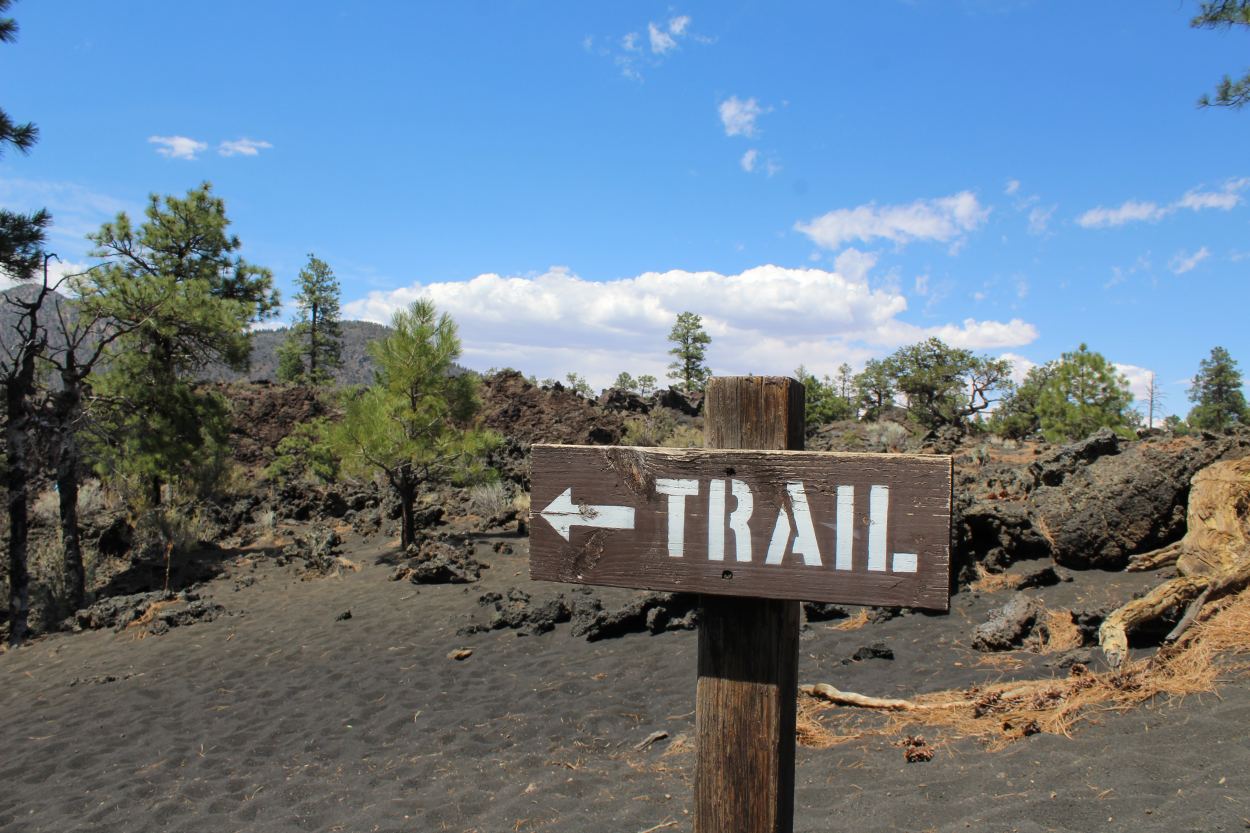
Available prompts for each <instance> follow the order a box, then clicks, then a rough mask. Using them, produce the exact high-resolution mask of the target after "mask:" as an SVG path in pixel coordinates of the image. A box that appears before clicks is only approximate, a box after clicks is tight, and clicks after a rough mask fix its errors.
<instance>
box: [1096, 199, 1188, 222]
mask: <svg viewBox="0 0 1250 833" xmlns="http://www.w3.org/2000/svg"><path fill="white" fill-rule="evenodd" d="M1167 215H1168V211H1167V209H1164V208H1160V207H1159V205H1158V204H1157V203H1153V202H1138V201H1136V200H1128V201H1127V202H1125V203H1123V204H1122V205H1120V206H1119V207H1118V208H1103V207H1102V206H1098V207H1097V208H1091V209H1090V210H1089V211H1086V212H1085V213H1084V214H1082V215H1081V216H1080V217H1077V218H1076V223H1077V225H1079V226H1081V227H1082V228H1114V227H1116V226H1122V225H1124V224H1125V223H1136V222H1142V221H1149V222H1152V223H1153V222H1156V221H1158V220H1161V219H1162V218H1164V217H1166V216H1167Z"/></svg>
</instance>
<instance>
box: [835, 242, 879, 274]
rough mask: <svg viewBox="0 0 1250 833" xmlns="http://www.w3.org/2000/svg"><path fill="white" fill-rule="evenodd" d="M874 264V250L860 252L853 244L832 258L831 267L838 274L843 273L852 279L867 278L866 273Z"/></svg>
mask: <svg viewBox="0 0 1250 833" xmlns="http://www.w3.org/2000/svg"><path fill="white" fill-rule="evenodd" d="M876 265H877V253H876V252H861V251H860V250H859V249H856V248H855V247H853V246H852V247H850V248H848V249H845V250H844V251H842V252H841V253H840V254H839V255H838V256H837V257H836V258H834V260H833V268H834V269H835V270H836V271H837V272H838V274H840V275H845V276H846V277H848V278H850V279H851V280H853V281H862V280H865V279H867V277H868V273H869V272H870V271H871V270H872V267H874V266H876Z"/></svg>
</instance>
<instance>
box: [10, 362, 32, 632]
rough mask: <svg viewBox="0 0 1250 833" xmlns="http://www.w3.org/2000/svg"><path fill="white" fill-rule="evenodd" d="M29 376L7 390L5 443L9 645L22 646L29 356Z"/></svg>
mask: <svg viewBox="0 0 1250 833" xmlns="http://www.w3.org/2000/svg"><path fill="white" fill-rule="evenodd" d="M25 364H29V366H30V373H29V375H28V374H27V373H26V372H25V370H26V368H25V367H23V368H22V369H21V370H19V372H18V374H17V376H16V378H12V379H10V380H9V384H8V385H7V386H6V391H5V393H6V395H5V400H6V405H7V406H8V419H7V421H6V424H5V431H4V433H5V441H6V443H7V446H8V448H7V451H8V461H7V462H8V471H7V473H6V475H5V486H6V487H7V489H8V502H9V505H8V511H9V644H10V645H20V644H21V643H22V642H23V641H24V640H25V639H26V633H27V629H28V626H27V622H28V620H29V618H30V572H29V570H28V568H27V557H26V545H27V537H28V535H29V533H30V525H29V515H28V509H27V498H28V494H27V493H28V490H29V481H30V475H29V469H28V465H29V462H30V460H29V457H30V436H29V434H30V416H29V413H28V409H29V393H30V385H31V384H33V380H34V356H33V354H32V355H31V356H30V360H29V362H27V363H25Z"/></svg>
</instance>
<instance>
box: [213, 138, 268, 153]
mask: <svg viewBox="0 0 1250 833" xmlns="http://www.w3.org/2000/svg"><path fill="white" fill-rule="evenodd" d="M272 147H273V145H271V144H269V143H268V142H266V141H263V140H259V139H235V140H234V141H232V142H222V143H221V144H220V145H218V146H217V152H218V153H220V154H221V155H222V156H256V155H258V154H259V153H260V152H261V151H262V150H269V149H270V148H272Z"/></svg>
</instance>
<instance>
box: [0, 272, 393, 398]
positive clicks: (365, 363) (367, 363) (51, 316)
mask: <svg viewBox="0 0 1250 833" xmlns="http://www.w3.org/2000/svg"><path fill="white" fill-rule="evenodd" d="M38 291H39V290H38V287H36V286H32V285H29V284H27V285H24V286H16V287H13V288H11V289H7V290H5V291H3V292H0V363H3V362H4V361H5V360H6V355H7V353H6V350H11V349H12V348H14V347H16V346H17V330H16V329H15V327H16V325H17V322H18V320H19V319H20V317H21V310H20V308H19V307H17V306H16V305H14V304H13V303H8V302H7V301H8V300H9V299H13V300H23V301H25V300H30V299H32V298H33V297H34V296H35V294H36V293H37V292H38ZM76 306H77V304H76V303H75V301H74V299H73V298H66V297H63V296H61V295H57V294H56V293H53V294H52V297H51V298H49V299H47V300H46V301H45V302H44V318H43V320H46V321H47V322H48V323H49V325H51V323H52V322H53V321H55V320H56V319H55V316H56V312H55V310H56V308H57V307H60V308H61V309H62V310H63V311H64V314H65V317H66V319H67V320H69V321H72V320H73V317H74V313H75V307H76ZM59 329H60V328H59V327H56V326H49V327H48V342H49V347H51V348H52V349H53V350H55V349H57V348H59V347H63V346H64V339H62V338H60V337H59V336H60V333H59ZM390 332H391V328H390V327H384V326H382V325H381V324H372V323H370V322H368V321H344V322H343V366H342V367H341V368H339V369H338V370H337V371H336V372H335V374H334V381H335V383H336V384H339V385H357V384H365V385H367V384H369V383H370V382H372V381H373V360H372V359H371V358H370V357H369V352H368V345H369V342H371V341H375V340H376V339H379V338H385V337H386V336H387V335H388V334H389V333H390ZM288 333H289V329H288V328H285V327H284V328H283V329H281V330H257V331H255V332H253V333H252V364H251V368H250V369H249V370H248V371H247V372H245V373H238V372H235V371H233V370H231V369H230V368H228V367H226V366H225V365H220V364H214V365H210V366H209V367H207V368H205V370H204V372H203V373H201V374H200V378H201V379H203V380H204V381H210V382H238V381H251V382H255V381H260V380H262V379H267V380H269V381H277V378H278V347H279V346H281V344H282V342H283V341H284V340H285V339H286V337H287V334H288Z"/></svg>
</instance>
